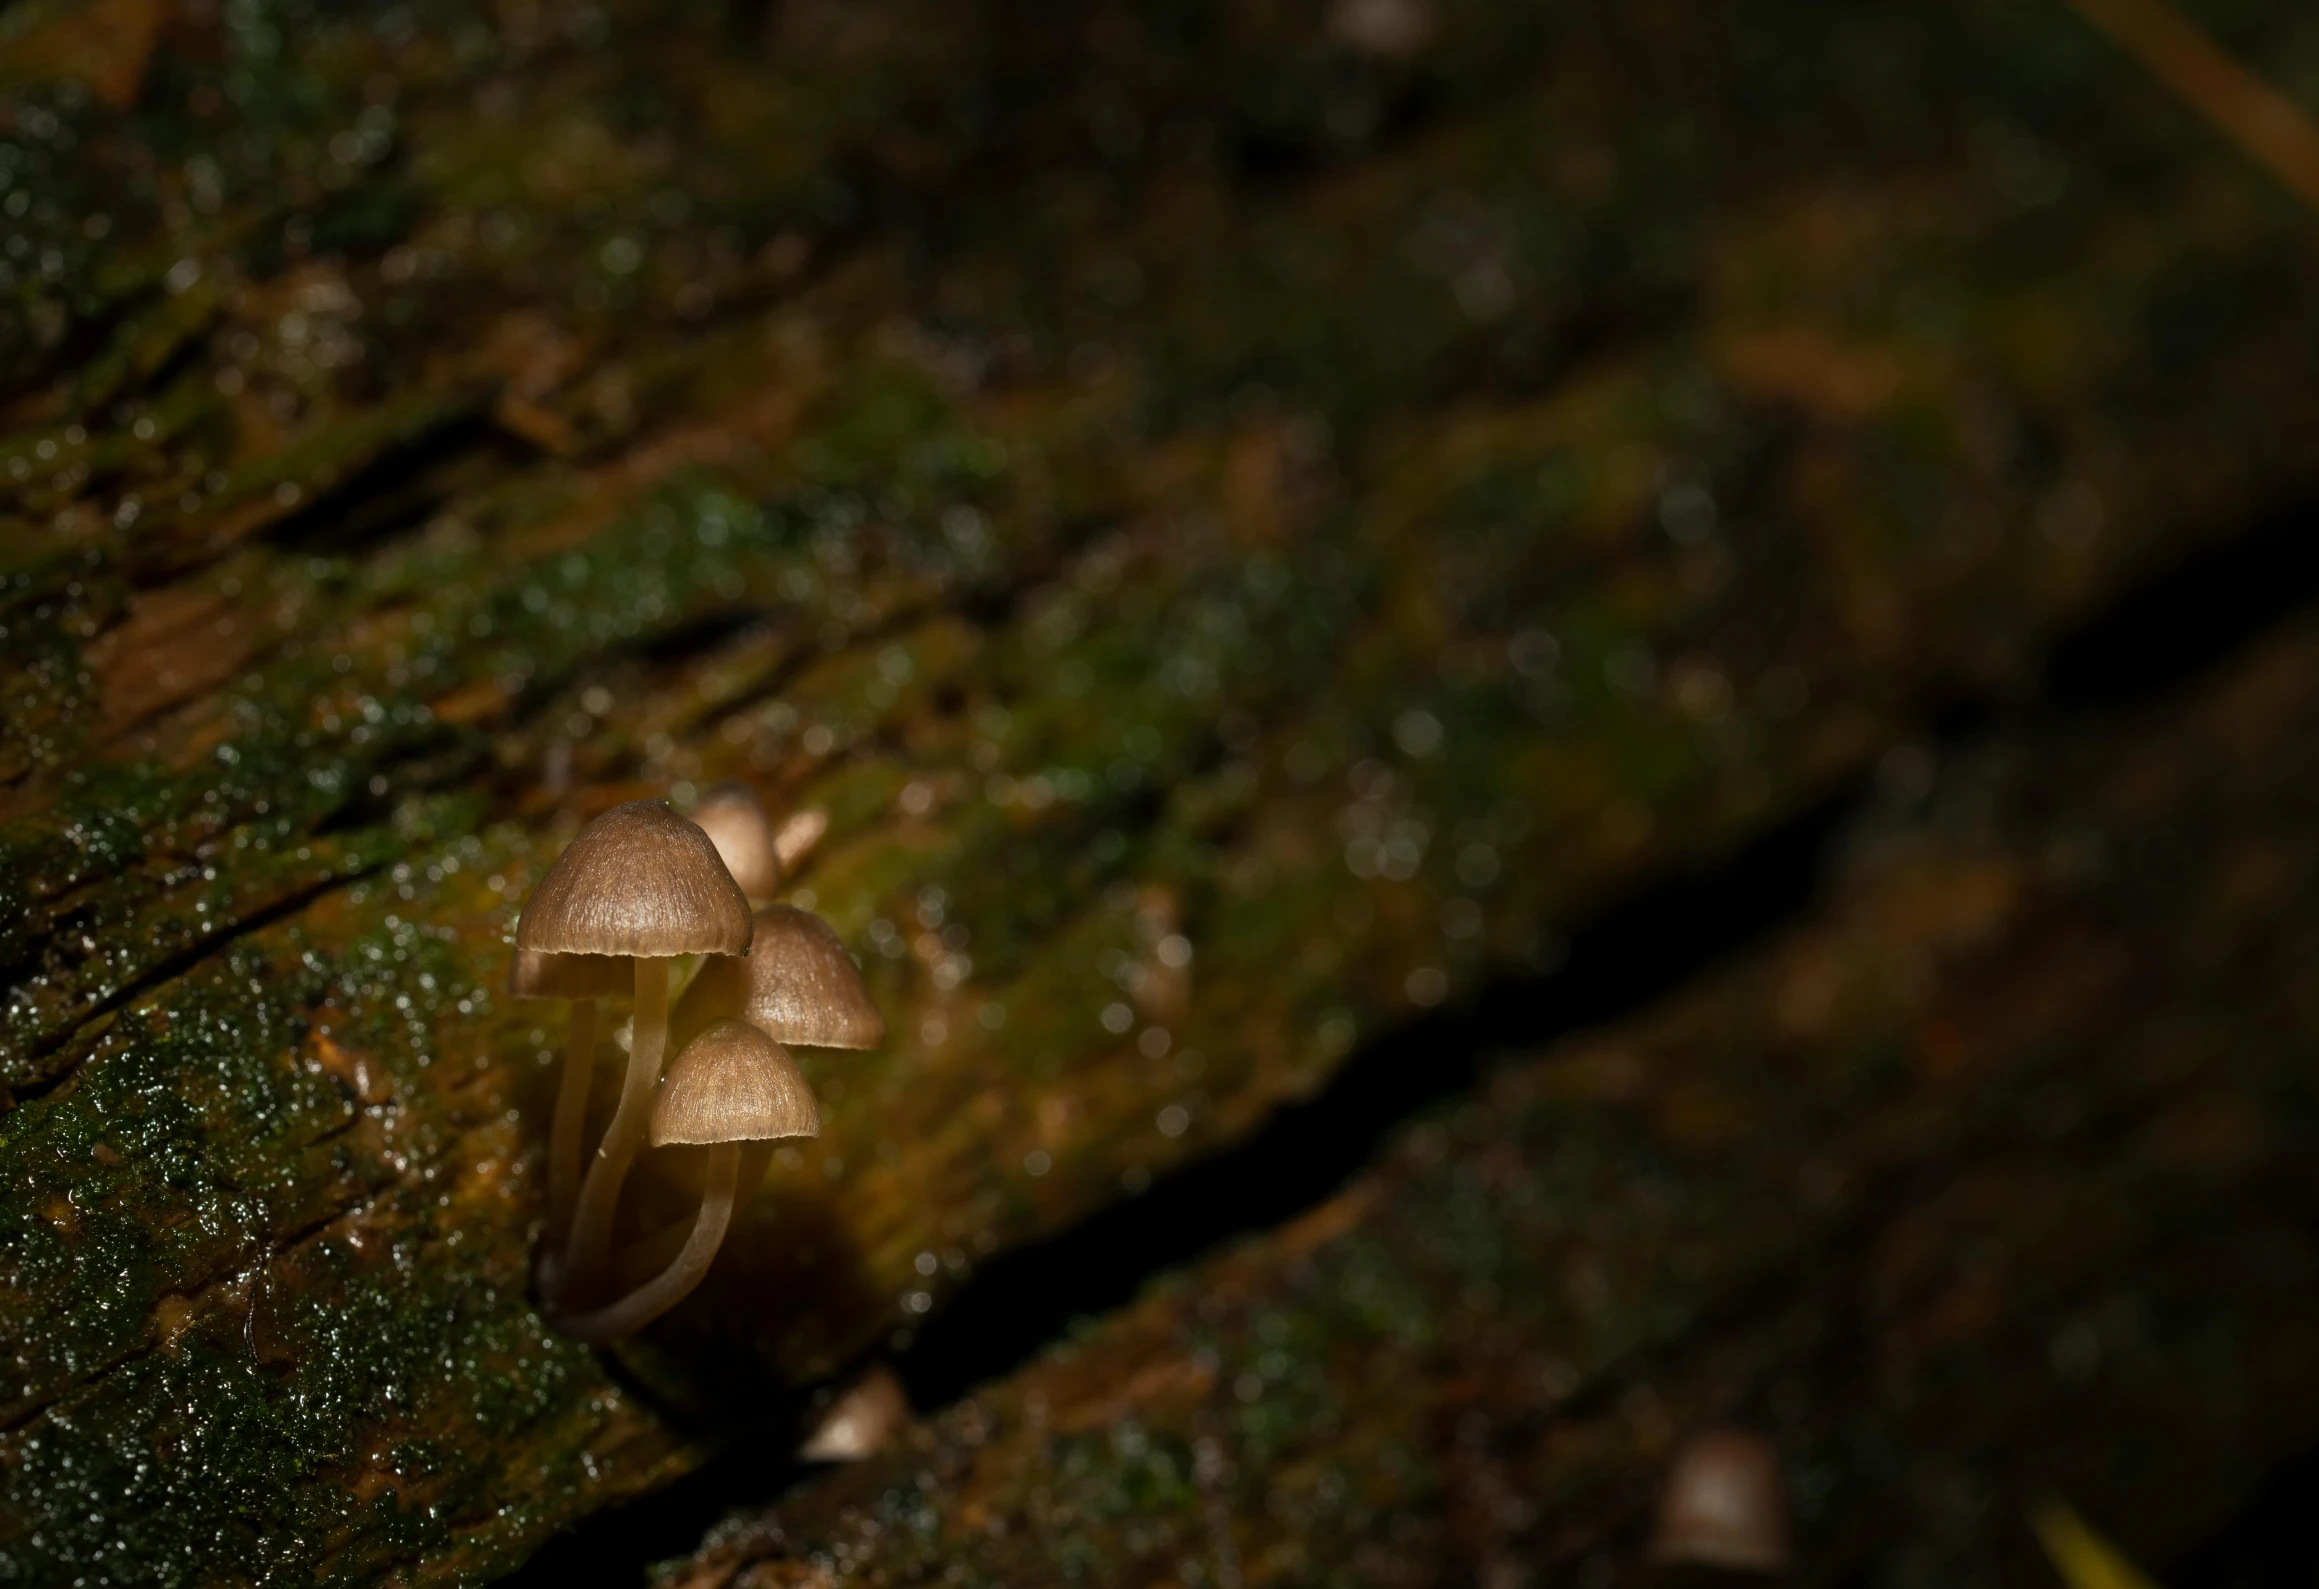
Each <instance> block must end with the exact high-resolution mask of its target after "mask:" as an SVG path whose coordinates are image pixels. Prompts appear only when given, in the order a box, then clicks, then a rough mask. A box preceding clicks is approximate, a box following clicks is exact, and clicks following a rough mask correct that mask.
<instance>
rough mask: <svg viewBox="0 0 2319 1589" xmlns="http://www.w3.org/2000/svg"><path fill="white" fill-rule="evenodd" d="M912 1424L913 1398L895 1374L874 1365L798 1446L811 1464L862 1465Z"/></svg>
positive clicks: (882, 1365)
mask: <svg viewBox="0 0 2319 1589" xmlns="http://www.w3.org/2000/svg"><path fill="white" fill-rule="evenodd" d="M909 1422H910V1397H909V1393H908V1392H906V1391H904V1390H903V1389H902V1382H901V1381H900V1380H899V1379H896V1378H895V1377H894V1371H893V1370H892V1369H890V1368H888V1367H887V1366H886V1365H885V1364H883V1363H873V1364H871V1365H870V1367H869V1370H868V1371H867V1372H866V1373H864V1374H863V1375H862V1377H861V1378H860V1379H858V1380H856V1381H854V1383H853V1384H852V1385H850V1386H848V1387H847V1388H846V1390H845V1391H844V1393H843V1394H841V1395H840V1396H839V1397H838V1398H837V1399H836V1400H835V1401H833V1402H831V1403H830V1404H829V1408H828V1410H827V1411H825V1412H824V1413H823V1414H822V1415H821V1421H820V1422H818V1423H816V1424H815V1425H814V1426H813V1432H812V1433H811V1434H809V1435H807V1436H806V1437H805V1440H804V1442H803V1443H802V1444H801V1445H799V1446H798V1448H797V1454H798V1456H799V1457H801V1458H803V1459H804V1460H805V1461H807V1462H862V1461H866V1460H867V1459H869V1458H870V1457H874V1456H876V1455H877V1454H878V1453H879V1452H881V1451H883V1450H885V1449H886V1448H887V1447H888V1446H890V1445H892V1444H893V1443H894V1437H895V1436H896V1435H898V1434H900V1433H901V1432H902V1430H903V1428H904V1427H905V1426H907V1425H908V1423H909Z"/></svg>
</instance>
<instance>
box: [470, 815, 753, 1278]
mask: <svg viewBox="0 0 2319 1589" xmlns="http://www.w3.org/2000/svg"><path fill="white" fill-rule="evenodd" d="M750 932H751V925H750V920H749V902H748V901H747V900H746V899H745V898H743V897H742V894H741V890H740V887H739V885H737V884H736V883H734V881H733V876H732V873H730V872H728V871H727V870H726V869H725V863H724V862H723V860H721V859H720V858H719V857H718V855H717V852H716V847H715V846H714V845H712V844H710V843H709V839H708V835H707V834H705V833H703V832H702V831H701V830H700V829H699V828H697V827H695V826H693V824H691V823H690V822H687V821H686V820H685V819H684V818H682V817H680V816H678V815H677V814H676V813H675V812H673V811H671V810H669V808H668V807H667V806H666V805H665V804H663V803H662V802H660V801H658V800H631V801H630V802H628V804H626V805H622V806H614V807H613V808H612V809H611V810H609V811H607V812H605V813H604V814H603V815H602V816H600V817H598V818H596V820H595V821H593V822H591V823H589V824H588V825H587V826H586V827H585V828H583V829H581V830H580V835H579V837H578V838H576V839H574V840H572V842H571V845H570V846H569V847H568V848H567V849H566V850H565V851H564V853H563V854H562V855H560V856H558V857H556V863H555V865H553V866H551V867H550V868H548V875H547V876H546V877H544V878H542V879H541V880H540V885H539V887H538V888H537V889H535V890H533V892H532V896H531V899H530V900H529V901H528V902H527V903H526V904H525V905H524V907H523V915H522V917H521V918H520V919H519V920H518V921H517V923H516V928H515V941H516V947H518V948H519V949H535V950H545V951H547V952H550V953H554V954H601V955H627V956H630V957H632V958H633V959H634V960H635V963H636V1014H635V1023H634V1028H633V1034H632V1039H631V1042H630V1044H629V1050H628V1073H627V1077H626V1079H625V1081H624V1082H623V1083H622V1086H621V1089H620V1102H619V1106H618V1107H617V1108H616V1109H615V1110H614V1111H613V1115H612V1123H611V1124H610V1125H609V1126H607V1127H606V1128H605V1131H604V1140H603V1141H602V1142H601V1143H599V1144H598V1145H597V1148H596V1157H595V1160H594V1162H593V1163H591V1164H590V1165H589V1166H588V1173H587V1175H586V1177H585V1178H584V1179H583V1180H582V1181H581V1183H580V1195H579V1200H578V1202H577V1204H576V1206H575V1207H574V1209H573V1213H572V1228H571V1234H570V1236H569V1237H568V1238H567V1240H566V1242H565V1245H564V1255H563V1261H562V1262H561V1264H559V1265H558V1266H556V1272H557V1277H558V1288H559V1290H564V1291H570V1292H573V1293H575V1294H579V1293H584V1292H586V1291H587V1290H588V1289H590V1288H592V1287H593V1286H595V1285H596V1284H597V1282H598V1279H599V1277H600V1275H601V1273H602V1270H603V1266H604V1258H605V1251H606V1248H607V1246H608V1245H609V1243H610V1239H611V1234H612V1213H613V1210H614V1209H615V1208H616V1207H617V1206H618V1204H619V1201H620V1188H621V1185H622V1183H623V1182H624V1181H625V1180H626V1179H627V1176H628V1166H629V1164H630V1163H631V1162H632V1161H633V1160H634V1159H635V1157H636V1151H637V1149H638V1147H639V1146H641V1145H642V1142H643V1138H644V1130H645V1123H646V1118H647V1116H648V1114H649V1113H650V1110H651V1107H652V1090H653V1087H654V1085H655V1084H656V1083H658V1082H659V1080H660V1063H661V1056H662V1053H663V1050H664V1049H665V1047H666V1041H667V1035H668V962H669V961H670V960H671V959H673V958H674V957H676V956H678V955H686V954H708V955H737V954H741V953H743V952H745V951H746V950H747V949H748V947H749V938H750Z"/></svg>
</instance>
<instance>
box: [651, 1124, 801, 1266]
mask: <svg viewBox="0 0 2319 1589" xmlns="http://www.w3.org/2000/svg"><path fill="white" fill-rule="evenodd" d="M772 1168H773V1144H772V1143H771V1142H744V1143H742V1144H741V1170H740V1175H739V1178H738V1180H737V1182H736V1183H735V1186H734V1190H733V1207H734V1208H735V1209H736V1210H738V1209H742V1208H746V1207H747V1206H748V1205H749V1199H751V1198H753V1197H755V1196H756V1195H757V1193H758V1192H759V1191H760V1190H761V1189H762V1188H763V1187H764V1185H765V1172H766V1171H768V1170H770V1169H772ZM691 1230H692V1225H691V1223H690V1222H689V1221H686V1220H681V1219H679V1220H675V1221H672V1222H671V1223H669V1224H666V1225H663V1226H661V1227H660V1228H659V1229H658V1230H656V1231H653V1232H652V1233H651V1234H649V1235H644V1236H639V1237H637V1238H636V1239H635V1240H634V1241H632V1242H629V1243H628V1244H626V1245H625V1246H623V1247H621V1248H620V1249H619V1250H618V1251H617V1252H615V1253H613V1254H612V1283H613V1284H614V1285H625V1286H632V1285H636V1284H638V1283H640V1282H641V1281H642V1280H643V1279H644V1277H645V1276H647V1275H650V1274H653V1273H655V1272H657V1271H659V1270H661V1269H664V1268H666V1267H667V1266H668V1265H669V1264H671V1263H674V1262H675V1261H676V1255H677V1253H678V1251H679V1250H681V1249H682V1248H683V1246H684V1244H685V1242H686V1241H687V1240H689V1239H690V1232H691Z"/></svg>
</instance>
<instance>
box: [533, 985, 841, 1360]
mask: <svg viewBox="0 0 2319 1589" xmlns="http://www.w3.org/2000/svg"><path fill="white" fill-rule="evenodd" d="M820 1134H821V1112H820V1110H819V1109H818V1108H816V1107H815V1105H814V1101H813V1090H812V1089H811V1088H810V1087H808V1086H807V1085H806V1082H805V1076H804V1073H803V1072H801V1071H800V1070H798V1068H797V1062H796V1061H795V1060H793V1059H791V1058H790V1057H789V1055H788V1053H787V1052H786V1051H785V1050H784V1049H783V1048H782V1047H781V1045H780V1044H779V1043H776V1042H775V1041H773V1039H771V1038H770V1037H767V1036H766V1035H765V1034H764V1033H763V1032H760V1031H758V1030H757V1029H756V1028H755V1027H754V1026H751V1025H749V1024H748V1023H747V1022H745V1021H718V1022H716V1023H714V1024H713V1025H711V1026H710V1027H708V1029H707V1030H705V1031H703V1032H702V1033H701V1034H700V1035H699V1036H698V1037H696V1038H694V1039H693V1040H692V1041H691V1042H689V1043H687V1044H686V1045H685V1047H684V1052H683V1053H681V1054H679V1055H677V1056H676V1062H675V1063H674V1064H672V1065H670V1066H669V1068H668V1079H667V1080H666V1081H664V1082H663V1083H661V1088H660V1099H659V1101H658V1102H657V1103H656V1104H655V1105H654V1106H653V1110H652V1145H653V1146H654V1147H663V1146H667V1145H669V1144H673V1143H689V1144H693V1145H697V1146H706V1147H707V1148H708V1149H709V1161H708V1175H707V1183H706V1185H705V1186H704V1188H703V1190H702V1192H701V1205H700V1211H699V1212H698V1213H697V1214H695V1215H694V1216H693V1223H692V1231H691V1234H690V1235H688V1236H687V1237H686V1238H685V1243H684V1246H683V1248H682V1249H681V1250H680V1251H679V1252H678V1253H677V1255H676V1257H675V1259H674V1260H672V1261H671V1262H670V1264H669V1265H668V1267H667V1268H665V1269H663V1270H662V1271H661V1272H660V1273H659V1274H657V1275H655V1276H653V1277H652V1278H651V1279H650V1280H647V1281H645V1282H644V1283H643V1284H642V1285H640V1286H638V1287H636V1289H635V1290H633V1291H631V1292H629V1293H628V1294H627V1295H626V1296H623V1297H621V1298H620V1299H619V1300H618V1301H615V1302H610V1303H607V1304H606V1305H604V1306H603V1307H600V1308H596V1309H594V1310H592V1311H590V1312H587V1313H581V1314H577V1315H574V1316H572V1317H570V1318H567V1319H565V1320H564V1321H563V1328H564V1330H565V1331H566V1333H568V1334H571V1335H575V1336H577V1337H579V1338H580V1339H581V1340H583V1341H610V1340H616V1339H618V1338H619V1337H621V1336H623V1335H632V1334H634V1333H635V1332H636V1331H638V1330H640V1329H642V1328H643V1327H644V1326H645V1325H647V1324H650V1323H651V1322H652V1321H653V1320H654V1319H657V1318H659V1317H660V1316H661V1315H662V1314H663V1313H666V1312H667V1311H668V1310H669V1309H670V1308H673V1307H675V1306H676V1305H677V1304H678V1303H679V1302H681V1301H683V1300H684V1299H685V1297H686V1296H688V1295H689V1294H690V1293H691V1291H692V1289H693V1287H695V1286H697V1285H699V1284H700V1283H701V1277H702V1276H704V1275H706V1274H707V1273H708V1272H709V1264H710V1263H711V1262H712V1261H713V1260H714V1259H715V1258H716V1255H717V1248H718V1247H719V1246H720V1245H721V1244H722V1243H723V1241H724V1239H725V1230H726V1227H727V1226H729V1225H730V1224H731V1223H732V1218H733V1204H734V1201H735V1198H734V1192H735V1189H736V1187H737V1185H738V1182H739V1180H740V1167H741V1146H740V1145H741V1144H742V1143H744V1142H762V1141H768V1140H772V1139H777V1138H781V1137H813V1136H819V1135H820Z"/></svg>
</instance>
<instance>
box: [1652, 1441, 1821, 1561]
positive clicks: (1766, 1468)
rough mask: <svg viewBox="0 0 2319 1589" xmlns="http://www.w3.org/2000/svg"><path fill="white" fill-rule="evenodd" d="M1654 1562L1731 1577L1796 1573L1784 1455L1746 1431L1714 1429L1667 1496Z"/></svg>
mask: <svg viewBox="0 0 2319 1589" xmlns="http://www.w3.org/2000/svg"><path fill="white" fill-rule="evenodd" d="M1651 1559H1652V1560H1654V1561H1656V1562H1659V1563H1661V1564H1662V1565H1666V1566H1699V1567H1718V1568H1722V1569H1724V1570H1725V1571H1729V1572H1752V1573H1782V1572H1785V1571H1787V1569H1788V1562H1789V1556H1788V1508H1787V1498H1786V1494H1785V1492H1784V1489H1783V1487H1782V1485H1781V1483H1780V1462H1779V1453H1778V1452H1777V1451H1774V1450H1773V1449H1772V1445H1771V1442H1770V1441H1768V1440H1766V1439H1764V1438H1763V1436H1761V1435H1758V1434H1752V1433H1750V1432H1749V1431H1747V1430H1745V1429H1710V1430H1708V1431H1707V1432H1706V1433H1704V1434H1701V1435H1697V1436H1695V1437H1693V1438H1692V1440H1691V1441H1690V1442H1689V1443H1688V1444H1686V1445H1685V1446H1684V1447H1683V1449H1682V1450H1681V1451H1679V1452H1678V1453H1676V1456H1675V1465H1674V1467H1673V1468H1672V1469H1671V1470H1669V1472H1668V1474H1667V1487H1666V1489H1665V1490H1664V1491H1663V1492H1661V1494H1660V1497H1659V1525H1658V1532H1657V1534H1656V1535H1655V1536H1654V1537H1653V1539H1652V1541H1651Z"/></svg>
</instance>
